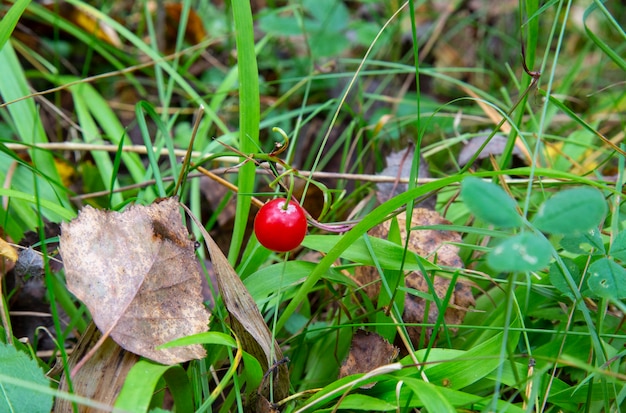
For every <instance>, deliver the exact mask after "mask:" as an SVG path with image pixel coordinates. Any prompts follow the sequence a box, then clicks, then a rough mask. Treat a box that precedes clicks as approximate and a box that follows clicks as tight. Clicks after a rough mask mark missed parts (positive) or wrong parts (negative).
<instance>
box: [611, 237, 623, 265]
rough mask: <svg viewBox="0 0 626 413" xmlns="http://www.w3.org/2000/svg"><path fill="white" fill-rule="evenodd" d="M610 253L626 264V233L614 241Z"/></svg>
mask: <svg viewBox="0 0 626 413" xmlns="http://www.w3.org/2000/svg"><path fill="white" fill-rule="evenodd" d="M609 253H610V254H611V255H612V256H613V257H615V258H617V259H618V260H620V261H625V262H626V231H622V232H620V233H619V234H617V236H616V237H615V239H614V240H613V243H612V244H611V249H610V250H609Z"/></svg>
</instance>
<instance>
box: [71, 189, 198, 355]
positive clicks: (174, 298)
mask: <svg viewBox="0 0 626 413" xmlns="http://www.w3.org/2000/svg"><path fill="white" fill-rule="evenodd" d="M59 249H60V252H61V255H62V257H63V262H64V265H65V274H66V278H67V287H68V289H69V290H70V291H71V292H72V293H73V294H74V295H75V296H76V297H77V298H78V299H79V300H81V301H82V302H83V303H84V304H85V305H86V306H87V308H88V309H89V311H90V312H91V315H92V317H93V321H94V323H95V324H96V326H97V327H98V328H99V329H100V330H101V331H102V332H103V335H104V336H105V337H106V336H107V335H109V334H110V336H111V338H112V339H113V340H115V342H117V343H118V344H119V345H120V346H121V347H122V348H124V349H125V350H128V351H131V352H133V353H135V354H138V355H141V356H144V357H146V358H149V359H151V360H154V361H157V362H159V363H163V364H176V363H180V362H184V361H188V360H191V359H199V358H202V357H204V356H205V355H206V351H205V350H204V348H203V347H202V345H199V344H194V345H189V346H181V347H173V348H167V349H158V350H157V349H156V347H158V346H159V345H161V344H164V343H167V342H169V341H172V340H174V339H176V338H180V337H185V336H189V335H192V334H197V333H201V332H205V331H207V330H208V322H209V315H210V314H209V312H208V311H207V309H206V308H205V306H204V303H203V298H202V292H201V291H202V286H201V282H202V272H201V268H200V265H199V263H198V260H197V258H196V255H195V248H194V242H193V241H192V240H191V239H190V237H189V233H188V231H187V228H186V227H185V226H183V224H182V217H181V215H180V211H179V203H178V200H177V199H176V198H166V199H164V200H160V201H157V202H155V203H153V204H150V205H148V206H142V205H134V206H131V207H129V208H128V209H127V210H125V211H124V212H115V211H104V210H96V209H94V208H92V207H90V206H87V207H85V208H84V209H83V210H82V211H81V212H80V214H79V216H78V218H76V219H74V220H72V221H71V222H70V223H64V224H63V225H62V227H61V237H60V246H59Z"/></svg>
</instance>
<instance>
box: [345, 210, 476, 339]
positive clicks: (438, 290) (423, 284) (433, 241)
mask: <svg viewBox="0 0 626 413" xmlns="http://www.w3.org/2000/svg"><path fill="white" fill-rule="evenodd" d="M396 218H397V220H398V226H399V228H400V235H401V237H402V241H403V242H405V240H406V237H407V231H406V213H405V212H403V213H400V214H399V215H398V216H397V217H396ZM446 224H450V222H449V221H447V220H446V219H444V218H443V217H442V216H441V215H439V213H438V212H436V211H432V210H430V209H426V208H415V209H413V215H412V219H411V227H412V228H415V227H416V228H415V229H414V230H412V231H411V233H410V237H409V242H408V246H409V248H410V249H411V250H412V251H414V252H415V253H417V254H418V255H420V256H422V257H425V258H427V259H429V260H431V261H434V260H436V263H437V264H438V265H441V266H447V267H456V268H462V267H463V262H462V261H461V258H460V257H459V255H458V251H459V248H458V247H457V246H456V245H452V244H451V242H455V243H456V242H461V236H460V235H459V233H457V232H454V231H444V230H433V229H423V230H422V229H419V227H420V226H425V225H446ZM390 225H391V222H390V221H385V222H383V223H382V224H380V225H378V226H376V227H374V228H372V229H371V230H370V231H369V234H370V235H372V236H376V237H379V238H387V236H388V234H389V228H390ZM355 278H356V279H357V280H358V281H359V282H360V283H361V284H362V285H366V287H365V288H364V289H365V292H366V293H367V295H368V296H369V297H370V298H371V299H372V300H374V299H376V297H378V294H379V293H380V282H379V281H380V275H379V274H378V271H377V270H376V268H374V267H367V266H363V267H357V268H356V270H355ZM405 284H406V286H407V287H408V288H412V289H415V290H418V291H422V292H425V293H434V294H436V295H437V296H438V297H439V298H440V299H443V298H444V297H445V296H446V294H447V292H448V289H449V288H453V289H454V291H453V294H452V296H451V298H450V301H449V303H448V307H447V308H446V310H445V313H444V320H445V322H446V324H460V323H461V322H462V321H463V319H464V318H465V313H466V312H467V309H468V308H469V307H470V306H472V305H473V304H474V296H473V295H472V290H471V288H470V287H469V285H467V284H465V283H463V282H458V281H457V283H456V285H454V286H450V280H449V279H448V278H445V277H441V276H439V275H435V277H434V279H433V286H434V290H435V291H430V289H429V286H428V283H427V281H426V280H425V279H424V275H423V274H422V273H421V272H419V271H413V272H411V273H409V274H407V275H406V277H405ZM427 304H428V306H427ZM427 308H428V311H426V310H427ZM438 315H439V311H438V309H437V306H436V304H435V303H434V302H430V303H427V302H426V300H425V299H423V298H421V297H418V296H416V295H412V294H407V295H406V298H405V303H404V314H403V317H402V319H403V320H404V322H406V323H424V322H426V323H430V324H432V323H435V322H436V320H437V317H438ZM407 331H408V332H409V336H410V338H411V341H412V342H413V343H414V345H415V346H416V347H417V345H418V343H419V342H420V338H421V334H422V328H421V327H407ZM426 333H427V334H426V338H429V337H430V334H431V330H430V329H428V330H426Z"/></svg>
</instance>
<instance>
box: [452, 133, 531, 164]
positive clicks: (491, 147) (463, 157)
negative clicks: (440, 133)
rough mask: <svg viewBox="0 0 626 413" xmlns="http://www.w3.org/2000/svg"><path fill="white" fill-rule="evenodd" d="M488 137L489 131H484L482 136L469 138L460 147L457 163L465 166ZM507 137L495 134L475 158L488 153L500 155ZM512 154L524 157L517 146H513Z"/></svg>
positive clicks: (488, 154)
mask: <svg viewBox="0 0 626 413" xmlns="http://www.w3.org/2000/svg"><path fill="white" fill-rule="evenodd" d="M488 137H489V131H485V134H484V135H482V136H476V137H475V138H472V139H470V140H469V141H468V142H467V143H466V144H465V145H464V146H463V149H461V152H460V153H459V165H460V166H465V164H467V163H468V162H469V161H470V159H472V157H473V156H474V154H476V152H478V150H479V149H480V147H481V146H482V145H483V143H485V141H486V140H487V138H488ZM507 140H508V139H507V138H506V137H505V136H502V135H499V134H496V135H494V136H493V137H492V138H491V140H490V141H489V142H488V143H487V145H485V147H484V148H483V150H482V152H481V153H479V154H478V157H477V158H476V159H477V160H482V159H485V158H487V157H489V156H490V155H502V153H503V152H504V149H505V148H506V143H507ZM512 154H513V156H517V157H518V158H520V159H522V158H523V157H524V154H523V152H522V151H521V150H520V148H519V147H518V146H514V147H513V152H512Z"/></svg>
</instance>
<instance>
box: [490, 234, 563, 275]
mask: <svg viewBox="0 0 626 413" xmlns="http://www.w3.org/2000/svg"><path fill="white" fill-rule="evenodd" d="M551 256H552V245H550V243H549V242H548V241H547V240H546V239H545V238H543V237H541V236H539V235H535V234H531V233H528V232H526V233H524V234H520V235H516V236H514V237H511V238H509V239H507V240H506V241H504V242H502V243H500V244H498V246H496V247H495V248H494V249H493V250H492V251H491V252H489V254H488V255H487V264H489V266H490V267H491V268H493V269H494V270H496V271H502V272H525V271H539V270H540V269H542V268H544V267H546V266H547V265H548V264H549V263H550V257H551Z"/></svg>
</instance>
